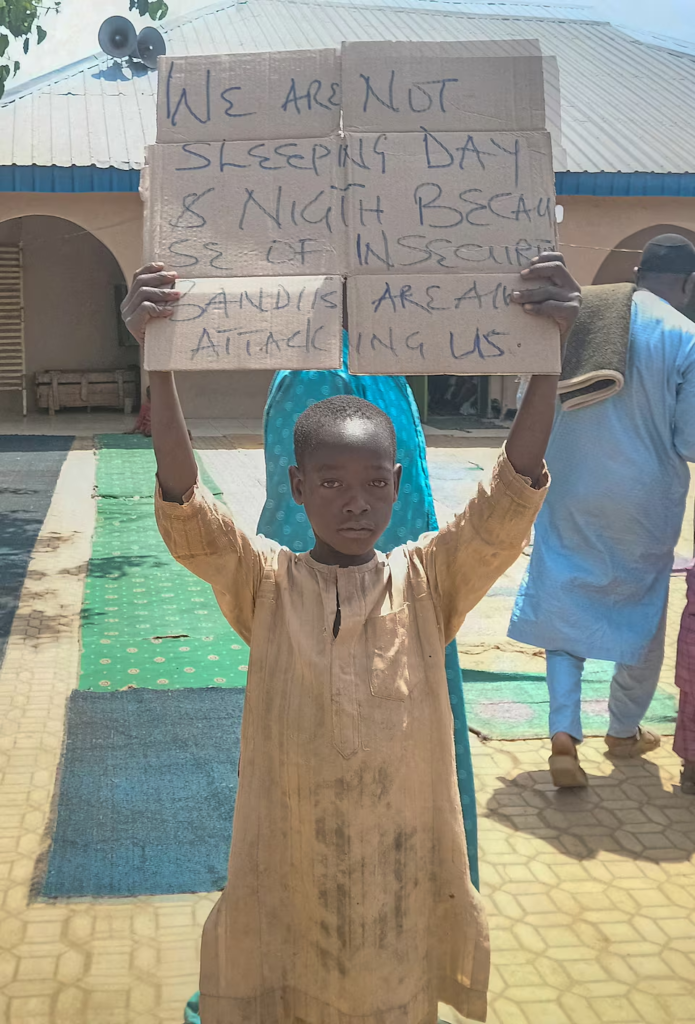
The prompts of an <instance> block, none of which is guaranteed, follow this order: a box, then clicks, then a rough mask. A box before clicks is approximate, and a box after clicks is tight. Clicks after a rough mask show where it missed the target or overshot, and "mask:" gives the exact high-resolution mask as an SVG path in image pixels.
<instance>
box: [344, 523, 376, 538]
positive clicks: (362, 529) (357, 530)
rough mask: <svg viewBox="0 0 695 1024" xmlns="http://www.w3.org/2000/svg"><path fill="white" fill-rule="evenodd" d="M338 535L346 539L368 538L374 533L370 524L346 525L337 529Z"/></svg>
mask: <svg viewBox="0 0 695 1024" xmlns="http://www.w3.org/2000/svg"><path fill="white" fill-rule="evenodd" d="M338 533H342V534H343V535H344V536H346V537H368V536H369V535H370V534H372V533H374V527H373V525H372V524H371V523H347V525H345V526H341V527H339V529H338Z"/></svg>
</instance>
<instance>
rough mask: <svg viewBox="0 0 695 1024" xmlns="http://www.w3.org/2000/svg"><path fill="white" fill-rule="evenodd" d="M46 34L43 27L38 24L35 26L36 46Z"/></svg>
mask: <svg viewBox="0 0 695 1024" xmlns="http://www.w3.org/2000/svg"><path fill="white" fill-rule="evenodd" d="M47 35H48V32H47V31H46V29H45V28H41V26H40V25H37V26H36V42H37V45H38V46H40V45H41V43H42V42H43V41H44V39H45V38H46V36H47Z"/></svg>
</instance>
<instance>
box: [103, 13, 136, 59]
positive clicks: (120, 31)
mask: <svg viewBox="0 0 695 1024" xmlns="http://www.w3.org/2000/svg"><path fill="white" fill-rule="evenodd" d="M137 42H138V35H137V32H136V31H135V26H134V25H133V24H132V23H131V22H130V21H128V19H127V18H121V17H120V15H118V14H114V16H113V17H112V18H107V19H106V21H105V22H104V23H103V24H102V26H101V28H100V29H99V46H100V47H101V48H102V50H103V51H104V53H107V54H108V55H109V57H120V58H123V57H130V56H131V55H132V54H133V53H134V52H135V50H136V47H137Z"/></svg>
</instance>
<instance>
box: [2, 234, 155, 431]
mask: <svg viewBox="0 0 695 1024" xmlns="http://www.w3.org/2000/svg"><path fill="white" fill-rule="evenodd" d="M0 242H3V243H10V244H16V243H21V245H22V250H23V264H24V270H23V288H24V348H25V360H26V370H27V399H28V408H29V410H30V411H33V410H34V409H35V408H36V397H35V389H34V386H33V385H34V375H35V374H36V373H37V371H42V370H102V369H119V368H125V367H126V366H129V365H133V364H135V365H137V364H138V361H139V353H138V350H137V347H124V346H122V345H119V343H118V320H117V313H116V308H117V307H116V295H115V288H116V286H117V285H122V284H123V281H124V278H123V274H122V273H121V268H120V267H119V265H118V263H117V262H116V260H115V259H114V257H113V255H112V254H111V252H110V251H109V250H108V249H107V248H106V246H104V245H102V243H101V242H99V241H98V240H97V239H96V238H95V237H94V236H93V235H91V234H89V232H85V231H84V230H83V229H82V228H80V227H79V226H78V225H76V224H74V223H72V221H67V220H62V219H59V218H57V217H42V216H38V217H37V216H32V217H23V218H20V219H18V220H12V221H6V222H4V223H2V224H0ZM0 403H1V404H0V409H3V410H4V411H7V412H11V411H19V410H20V409H21V395H20V394H18V393H14V392H3V393H2V394H0Z"/></svg>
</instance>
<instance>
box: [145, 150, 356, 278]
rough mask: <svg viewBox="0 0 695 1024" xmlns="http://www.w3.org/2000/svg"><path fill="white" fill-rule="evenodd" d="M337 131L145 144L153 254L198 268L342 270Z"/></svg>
mask: <svg viewBox="0 0 695 1024" xmlns="http://www.w3.org/2000/svg"><path fill="white" fill-rule="evenodd" d="M338 150H339V141H338V139H337V137H335V136H334V137H332V138H326V139H299V140H284V141H277V140H273V141H266V142H253V143H249V142H195V143H183V144H181V145H157V146H152V147H150V149H149V152H148V155H147V157H148V163H149V168H150V170H149V198H150V204H151V209H150V215H149V218H148V219H149V222H150V240H149V242H150V245H151V256H150V257H148V258H153V259H155V260H157V261H161V262H163V263H166V265H167V267H170V268H171V269H173V270H180V271H185V272H186V273H188V274H191V275H193V274H195V275H196V276H197V277H231V276H233V275H238V276H240V277H247V276H256V275H257V276H259V277H262V276H266V275H269V274H279V275H283V276H285V275H287V274H299V275H311V274H338V273H340V272H341V269H342V262H343V261H342V251H341V250H342V245H343V241H344V235H343V227H342V225H341V224H340V223H338V215H337V213H336V201H337V198H338V193H337V192H336V186H337V183H338V173H339V171H338Z"/></svg>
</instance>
